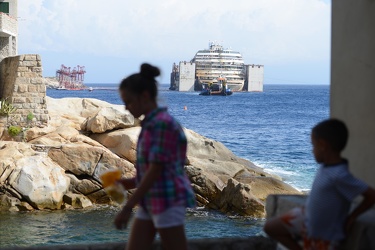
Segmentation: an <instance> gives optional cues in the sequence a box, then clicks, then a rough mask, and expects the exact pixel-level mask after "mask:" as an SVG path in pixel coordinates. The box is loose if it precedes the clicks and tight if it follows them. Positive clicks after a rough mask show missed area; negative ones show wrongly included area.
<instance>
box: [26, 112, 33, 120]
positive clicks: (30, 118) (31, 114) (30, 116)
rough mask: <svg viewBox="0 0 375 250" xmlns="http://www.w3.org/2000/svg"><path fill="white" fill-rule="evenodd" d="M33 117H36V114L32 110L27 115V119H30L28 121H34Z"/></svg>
mask: <svg viewBox="0 0 375 250" xmlns="http://www.w3.org/2000/svg"><path fill="white" fill-rule="evenodd" d="M33 119H34V114H33V113H31V112H30V113H29V114H28V115H27V120H28V121H32V120H33Z"/></svg>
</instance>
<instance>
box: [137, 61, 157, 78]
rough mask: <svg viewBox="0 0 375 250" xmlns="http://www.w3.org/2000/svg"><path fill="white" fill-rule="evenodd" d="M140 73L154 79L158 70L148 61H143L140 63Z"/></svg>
mask: <svg viewBox="0 0 375 250" xmlns="http://www.w3.org/2000/svg"><path fill="white" fill-rule="evenodd" d="M140 75H141V76H143V77H145V78H147V79H154V78H155V77H157V76H159V75H160V70H159V69H158V68H157V67H154V66H152V65H150V64H148V63H143V64H142V65H141V72H140Z"/></svg>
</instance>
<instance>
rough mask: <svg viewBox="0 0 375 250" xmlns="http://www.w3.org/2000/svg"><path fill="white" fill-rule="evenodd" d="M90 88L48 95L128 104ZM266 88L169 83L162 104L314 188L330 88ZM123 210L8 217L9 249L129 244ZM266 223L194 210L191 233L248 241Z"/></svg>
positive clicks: (112, 89) (3, 237) (113, 88)
mask: <svg viewBox="0 0 375 250" xmlns="http://www.w3.org/2000/svg"><path fill="white" fill-rule="evenodd" d="M88 86H91V87H93V88H94V91H91V92H89V91H87V90H85V91H63V90H53V89H48V90H47V95H48V96H50V97H53V98H63V97H80V98H82V97H84V98H96V99H101V100H104V101H107V102H110V103H113V104H122V102H121V100H120V98H119V96H118V92H117V85H116V84H113V85H104V84H91V85H90V84H88ZM264 87H265V89H264V92H262V93H245V92H243V93H242V92H239V93H234V94H233V95H231V96H200V95H198V93H197V92H175V91H169V90H168V87H167V85H161V87H160V91H159V100H158V101H159V104H160V105H161V106H167V107H168V109H169V111H170V112H171V114H172V115H174V116H175V117H176V118H177V119H178V120H179V121H180V123H181V124H182V125H183V126H184V127H187V128H189V129H192V130H194V131H196V132H198V133H199V134H202V135H204V136H207V137H209V138H212V139H215V140H217V141H220V142H222V143H223V144H224V145H225V146H227V147H228V148H229V149H230V150H232V151H233V152H234V153H235V154H236V155H238V156H240V157H243V158H246V159H248V160H250V161H252V162H254V163H255V164H256V165H258V166H261V167H263V168H264V169H265V170H266V171H268V172H270V173H275V174H277V175H279V176H281V177H282V178H283V180H284V181H286V182H287V183H289V184H291V185H292V186H294V187H295V188H297V189H299V190H309V189H310V186H311V183H312V180H313V178H314V175H315V171H316V168H317V164H316V163H315V161H314V158H313V156H312V153H311V149H312V148H311V143H310V131H311V128H312V127H313V126H314V125H315V124H316V123H317V122H319V121H321V120H323V119H326V118H328V116H329V86H317V85H315V86H312V85H311V86H308V85H265V86H264ZM118 209H119V208H115V207H107V206H104V207H97V208H96V209H91V210H72V211H34V212H28V213H0V222H1V223H0V243H1V247H6V246H28V245H34V246H35V245H53V244H59V245H61V244H81V243H82V244H83V243H95V242H109V241H112V242H114V241H125V240H127V237H128V232H129V230H124V231H117V230H115V229H114V226H113V223H112V221H113V218H114V216H115V214H116V212H117V211H118ZM99 218H100V219H99ZM263 223H264V221H263V220H262V219H254V218H248V217H241V216H228V215H223V214H221V213H218V212H214V211H208V210H205V209H197V210H192V211H189V212H188V216H187V219H186V232H187V236H188V237H189V238H207V237H210V238H214V237H221V238H222V237H246V236H251V235H259V234H261V233H262V230H261V228H262V225H263Z"/></svg>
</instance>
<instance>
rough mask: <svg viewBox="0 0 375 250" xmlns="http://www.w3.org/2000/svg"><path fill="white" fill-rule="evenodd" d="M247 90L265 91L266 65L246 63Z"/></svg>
mask: <svg viewBox="0 0 375 250" xmlns="http://www.w3.org/2000/svg"><path fill="white" fill-rule="evenodd" d="M245 67H246V76H247V78H246V81H247V83H246V84H245V85H246V86H247V91H249V92H263V82H264V66H263V65H254V64H252V65H246V66H245Z"/></svg>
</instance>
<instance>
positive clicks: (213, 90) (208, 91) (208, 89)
mask: <svg viewBox="0 0 375 250" xmlns="http://www.w3.org/2000/svg"><path fill="white" fill-rule="evenodd" d="M231 94H233V92H232V91H231V90H230V88H228V87H227V79H226V78H225V77H222V76H220V77H218V78H217V83H215V84H209V85H208V86H205V87H204V89H203V90H202V91H201V92H200V93H199V95H222V96H227V95H231Z"/></svg>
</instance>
